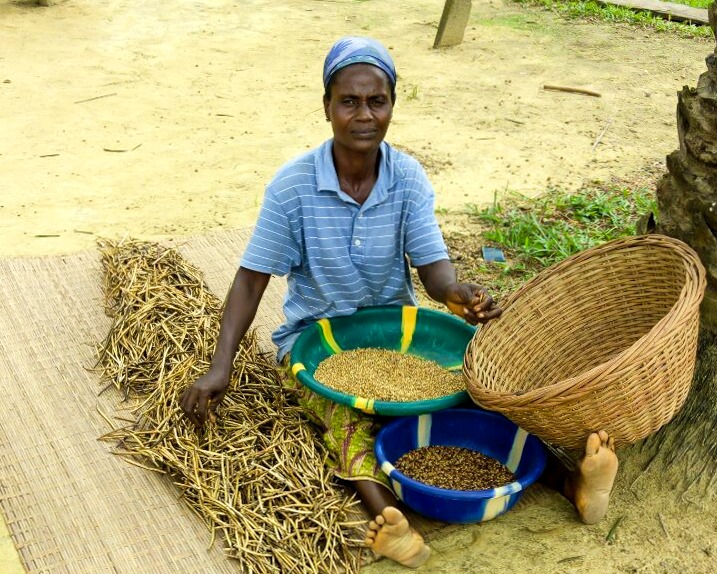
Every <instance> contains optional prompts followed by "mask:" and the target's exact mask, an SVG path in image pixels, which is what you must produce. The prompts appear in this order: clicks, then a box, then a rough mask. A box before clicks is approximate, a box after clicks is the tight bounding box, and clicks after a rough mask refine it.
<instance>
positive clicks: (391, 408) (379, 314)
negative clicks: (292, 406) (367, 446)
mask: <svg viewBox="0 0 717 574" xmlns="http://www.w3.org/2000/svg"><path fill="white" fill-rule="evenodd" d="M474 333H475V327H473V326H471V325H469V324H468V323H466V322H465V321H463V320H462V319H459V318H458V317H456V316H454V315H451V314H449V313H443V312H441V311H435V310H433V309H428V308H424V307H409V306H403V307H401V306H383V307H366V308H363V309H360V310H358V311H357V312H356V313H354V314H353V315H346V316H343V317H336V318H333V319H321V320H319V321H317V322H316V323H314V324H313V325H310V326H309V327H307V328H306V329H305V330H304V331H303V332H302V333H301V335H299V337H298V338H297V340H296V342H295V343H294V346H293V348H292V350H291V368H292V371H293V373H294V376H295V377H296V378H297V380H298V381H299V382H300V383H301V384H303V385H305V386H306V387H308V388H309V389H311V390H312V391H314V392H315V393H317V394H319V395H321V396H323V397H326V398H327V399H331V400H332V401H335V402H337V403H340V404H343V405H347V406H350V407H353V408H356V409H359V410H361V411H363V412H365V413H369V414H378V415H387V416H407V415H420V414H423V413H428V412H433V411H438V410H442V409H445V408H449V407H453V406H457V405H460V404H462V403H464V402H468V401H470V397H469V395H468V393H467V391H459V392H457V393H453V394H450V395H446V396H443V397H438V398H434V399H427V400H422V401H410V402H394V401H379V400H374V399H373V398H371V397H357V396H353V395H348V394H346V393H342V392H340V391H336V390H334V389H331V388H329V387H327V386H325V385H323V384H321V383H320V382H319V381H317V380H316V379H315V378H314V373H315V371H316V367H317V366H318V365H319V363H321V361H323V360H324V359H326V358H327V357H329V356H330V355H333V354H335V353H340V352H342V351H349V350H352V349H360V348H380V349H390V350H394V351H400V352H404V353H410V354H412V355H417V356H419V357H423V358H424V359H429V360H431V361H435V362H436V363H438V364H439V365H441V366H443V367H445V368H447V369H449V370H456V371H461V370H462V368H463V356H464V355H465V352H466V347H467V346H468V343H469V342H470V341H471V338H472V337H473V334H474Z"/></svg>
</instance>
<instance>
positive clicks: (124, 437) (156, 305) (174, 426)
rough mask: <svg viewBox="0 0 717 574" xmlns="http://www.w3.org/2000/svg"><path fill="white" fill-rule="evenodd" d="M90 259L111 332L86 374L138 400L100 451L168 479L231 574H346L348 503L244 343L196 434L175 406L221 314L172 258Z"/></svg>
mask: <svg viewBox="0 0 717 574" xmlns="http://www.w3.org/2000/svg"><path fill="white" fill-rule="evenodd" d="M99 248H100V252H101V254H102V263H103V268H104V271H105V291H106V293H105V294H106V298H107V308H108V311H109V313H110V314H111V316H112V317H113V318H114V323H113V326H112V328H111V330H110V333H109V335H108V336H107V338H106V339H105V341H104V342H103V344H102V345H101V347H100V349H99V361H98V366H99V367H100V368H101V370H102V373H103V379H104V381H105V382H106V383H109V385H115V386H117V387H118V388H119V389H120V390H121V392H122V393H123V394H124V396H125V398H128V397H133V398H134V397H137V398H139V399H140V401H139V406H138V407H137V408H136V409H134V411H133V413H134V416H135V417H136V421H135V422H134V423H132V424H130V425H129V426H124V427H122V428H116V429H114V430H113V431H111V432H109V433H108V434H106V435H104V436H103V437H102V439H103V440H106V441H111V442H116V443H117V447H116V450H115V451H114V452H115V453H117V454H120V455H122V456H124V457H126V458H128V459H129V461H130V462H133V461H134V463H135V464H138V465H139V466H143V467H146V468H148V469H150V470H156V471H159V472H162V473H165V474H168V475H169V476H170V477H171V479H172V481H173V482H174V483H175V484H176V485H177V487H178V488H179V489H180V490H181V491H182V494H183V497H184V499H185V500H186V502H187V503H188V504H189V505H190V507H191V508H192V510H193V511H194V512H195V513H196V514H197V515H198V516H199V517H200V518H201V519H202V520H204V521H205V523H206V524H207V526H208V528H209V529H210V530H211V532H212V536H211V540H212V542H213V541H214V539H215V536H216V535H217V533H218V534H220V537H221V538H222V539H223V540H224V544H225V551H226V553H227V554H228V555H229V556H230V557H232V558H234V559H236V560H237V561H238V562H239V564H238V566H239V571H240V572H247V573H250V572H251V573H257V574H263V573H270V572H271V573H274V572H281V573H285V572H302V573H303V572H316V573H334V572H347V573H351V572H358V571H359V568H360V563H361V553H360V551H357V547H360V546H361V545H362V543H361V542H360V541H358V540H357V539H356V538H357V537H358V534H359V531H358V529H357V527H358V526H359V525H360V524H363V522H364V521H363V518H362V516H361V515H360V513H359V512H358V511H357V506H356V505H357V502H356V500H355V498H353V497H350V496H349V495H348V494H347V492H346V491H345V490H344V489H342V488H341V487H340V486H338V485H336V484H335V483H334V482H333V480H332V476H331V474H330V473H329V472H328V471H327V469H326V466H325V464H324V459H325V456H326V454H325V451H324V450H323V447H322V445H321V443H320V441H319V440H318V439H317V437H316V436H315V434H314V431H313V429H312V428H311V427H310V426H309V423H307V422H306V420H305V419H303V418H302V415H301V411H300V409H299V408H298V407H296V406H295V405H294V404H293V403H292V401H291V396H290V391H287V390H285V389H284V388H283V387H282V385H281V374H280V372H279V371H278V369H277V367H276V366H275V364H274V362H273V360H272V358H271V357H270V356H268V355H265V354H264V353H262V352H260V350H259V348H258V345H257V340H256V337H255V334H254V332H250V333H248V334H247V336H246V337H245V338H244V340H243V341H242V343H241V346H240V349H239V352H238V354H237V357H236V360H235V372H234V375H233V377H232V381H231V385H230V390H229V391H228V393H227V395H226V396H225V398H224V401H223V402H222V405H221V406H220V408H219V411H218V417H217V418H216V419H215V420H212V421H211V423H209V424H207V425H206V426H205V428H204V429H203V430H202V431H197V430H196V429H195V428H194V427H193V425H191V423H189V421H187V420H186V419H185V418H184V417H183V415H182V413H181V409H180V406H179V402H180V399H181V396H182V393H183V392H184V389H185V388H186V387H187V385H189V384H191V383H193V382H194V381H195V380H196V379H197V378H198V377H199V376H200V375H202V374H203V373H204V372H205V371H206V369H207V367H208V365H209V360H210V358H211V352H212V349H213V347H214V345H215V342H216V335H217V333H218V326H219V320H220V317H221V302H220V301H219V300H217V299H216V298H215V297H214V296H213V295H212V294H211V293H210V292H209V291H208V290H207V289H206V287H205V285H204V283H203V280H202V278H201V274H200V273H199V272H198V271H197V269H195V268H193V267H192V266H191V265H189V264H188V263H187V262H186V261H185V260H183V258H182V257H181V255H179V254H178V253H177V252H176V251H174V250H171V249H167V248H163V247H161V246H159V245H157V244H152V243H148V242H140V241H122V242H110V241H103V242H101V243H100V244H99ZM109 385H108V386H109ZM106 418H107V421H108V423H110V424H112V420H110V418H109V417H106ZM113 426H114V425H113ZM357 519H358V520H357Z"/></svg>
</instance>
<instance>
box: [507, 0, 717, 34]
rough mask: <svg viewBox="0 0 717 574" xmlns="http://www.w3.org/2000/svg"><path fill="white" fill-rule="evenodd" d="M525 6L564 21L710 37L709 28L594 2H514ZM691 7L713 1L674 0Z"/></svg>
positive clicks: (538, 0) (537, 0)
mask: <svg viewBox="0 0 717 574" xmlns="http://www.w3.org/2000/svg"><path fill="white" fill-rule="evenodd" d="M513 1H514V2H518V3H519V4H524V5H528V6H541V7H543V8H545V9H546V10H550V11H552V12H556V13H558V14H560V15H562V16H564V17H566V18H581V19H588V20H604V21H609V22H620V23H625V24H633V25H636V26H643V27H650V28H653V29H655V30H658V31H660V32H671V33H675V34H678V35H680V36H686V37H698V38H711V37H712V29H711V28H710V27H709V26H697V25H693V24H691V23H689V22H673V21H671V20H666V19H664V18H660V17H657V16H654V15H653V14H652V13H650V12H646V11H640V10H632V9H630V8H625V7H622V6H612V5H602V4H598V3H597V2H595V1H594V0H513ZM676 1H677V2H679V3H680V4H686V5H688V6H692V7H694V8H706V7H707V6H709V5H710V4H711V3H712V0H676Z"/></svg>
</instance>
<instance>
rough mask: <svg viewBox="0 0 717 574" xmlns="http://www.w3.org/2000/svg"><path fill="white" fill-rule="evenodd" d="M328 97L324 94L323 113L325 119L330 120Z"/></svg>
mask: <svg viewBox="0 0 717 574" xmlns="http://www.w3.org/2000/svg"><path fill="white" fill-rule="evenodd" d="M329 102H330V100H329V98H327V97H326V94H324V114H325V115H326V121H327V122H330V121H331V114H330V113H329Z"/></svg>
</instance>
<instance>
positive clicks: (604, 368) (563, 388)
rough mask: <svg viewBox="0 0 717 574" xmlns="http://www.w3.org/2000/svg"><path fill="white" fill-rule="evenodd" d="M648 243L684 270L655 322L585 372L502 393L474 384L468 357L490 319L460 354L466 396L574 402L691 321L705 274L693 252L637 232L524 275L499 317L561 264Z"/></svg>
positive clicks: (512, 403)
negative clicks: (682, 281)
mask: <svg viewBox="0 0 717 574" xmlns="http://www.w3.org/2000/svg"><path fill="white" fill-rule="evenodd" d="M644 246H650V247H651V248H653V247H658V248H666V249H670V250H672V251H673V252H677V253H678V255H679V256H680V259H681V261H682V263H683V265H684V268H685V273H686V277H685V284H684V285H683V286H682V289H681V291H680V294H679V296H678V298H677V301H676V302H675V303H674V305H673V306H672V307H671V308H670V310H669V311H668V312H667V313H666V314H665V315H664V316H663V317H662V318H661V319H660V320H659V321H658V322H657V323H655V325H653V326H652V328H651V329H650V330H649V331H648V332H647V333H645V334H644V335H642V336H641V337H640V338H639V339H637V340H636V341H634V342H633V343H632V344H631V345H630V346H629V347H627V348H626V349H624V350H622V351H621V352H620V353H618V354H617V355H615V356H613V357H611V358H610V359H608V360H607V361H603V362H602V363H600V364H598V365H595V366H594V367H592V368H591V369H588V370H587V371H585V372H582V373H579V374H578V375H574V376H572V377H568V378H565V379H561V380H559V381H556V382H555V383H552V384H550V385H546V386H543V387H538V388H534V389H530V390H528V391H526V392H524V393H521V394H519V395H517V394H515V393H512V392H505V391H495V390H491V391H487V390H484V389H485V387H483V386H480V385H477V384H476V383H475V381H474V378H473V377H472V376H471V374H472V365H471V362H470V361H469V358H470V356H471V355H472V353H473V351H474V349H475V347H476V342H477V341H480V340H482V339H484V338H490V334H491V331H492V330H493V329H491V327H492V326H493V325H497V324H498V322H499V321H500V320H501V318H498V319H497V320H494V321H495V323H494V321H491V322H490V323H488V324H487V325H484V326H483V328H482V329H479V330H478V331H477V332H476V334H475V336H474V337H473V339H472V340H471V342H470V343H469V344H468V348H467V350H466V353H465V355H464V362H463V372H464V376H465V377H466V379H467V381H468V383H469V384H468V385H467V387H468V389H469V394H470V395H471V396H475V395H480V394H484V395H485V396H490V397H491V398H492V399H500V400H501V401H502V405H503V406H505V407H506V408H520V407H525V406H528V405H531V406H532V407H535V406H536V405H541V406H557V405H563V404H565V399H566V398H567V397H566V395H568V394H569V398H570V400H572V401H576V400H579V399H581V398H582V397H584V396H585V395H586V394H588V393H592V392H595V391H599V390H601V389H604V388H605V387H607V386H609V385H611V384H612V383H613V381H612V380H611V379H610V378H609V375H611V374H613V373H615V372H616V371H619V370H621V369H622V368H624V366H625V364H626V363H627V362H629V361H630V360H631V359H633V358H634V357H635V356H636V355H639V356H640V357H643V356H644V352H643V348H644V346H645V343H646V342H647V341H649V340H651V339H654V338H658V337H662V336H666V335H668V334H669V333H671V332H672V331H673V330H674V329H675V328H679V327H681V326H682V325H683V324H684V323H687V322H689V321H691V320H693V311H695V310H697V311H699V305H700V303H701V302H702V299H703V297H704V293H705V289H706V287H707V274H706V270H705V268H704V266H703V265H702V262H701V261H700V259H699V256H698V255H697V253H696V252H695V251H694V250H693V249H692V248H691V247H690V246H689V245H687V244H686V243H685V242H683V241H681V240H679V239H675V238H673V237H669V236H666V235H660V234H649V235H637V236H629V237H623V238H619V239H615V240H612V241H609V242H606V243H603V244H601V245H598V246H595V247H591V248H588V249H585V250H583V251H581V252H579V253H576V254H573V255H571V256H569V257H567V258H566V259H564V260H562V261H560V262H558V263H555V264H553V265H552V266H550V267H547V268H546V269H544V270H542V271H541V272H540V273H538V274H537V275H536V276H534V277H532V278H531V279H529V280H528V281H527V282H526V283H525V284H523V285H522V286H521V287H520V288H519V289H518V290H516V291H515V292H514V293H513V294H511V295H510V296H509V297H508V298H507V299H506V301H505V303H504V304H502V305H501V307H502V308H503V315H502V316H505V314H506V311H509V309H510V307H511V306H512V305H513V304H514V303H516V302H517V301H518V300H519V299H520V298H521V297H522V296H523V295H524V294H525V293H527V292H528V291H530V290H532V289H534V288H535V287H536V286H537V285H539V284H541V283H542V282H544V281H545V280H546V279H547V278H548V277H551V276H553V275H556V274H559V273H561V272H562V271H563V270H564V269H565V268H567V267H572V266H573V265H574V264H576V263H579V262H581V261H583V260H587V259H592V258H594V257H597V256H599V255H600V254H602V253H606V252H613V251H619V250H622V249H625V248H631V249H632V248H635V247H644Z"/></svg>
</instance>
